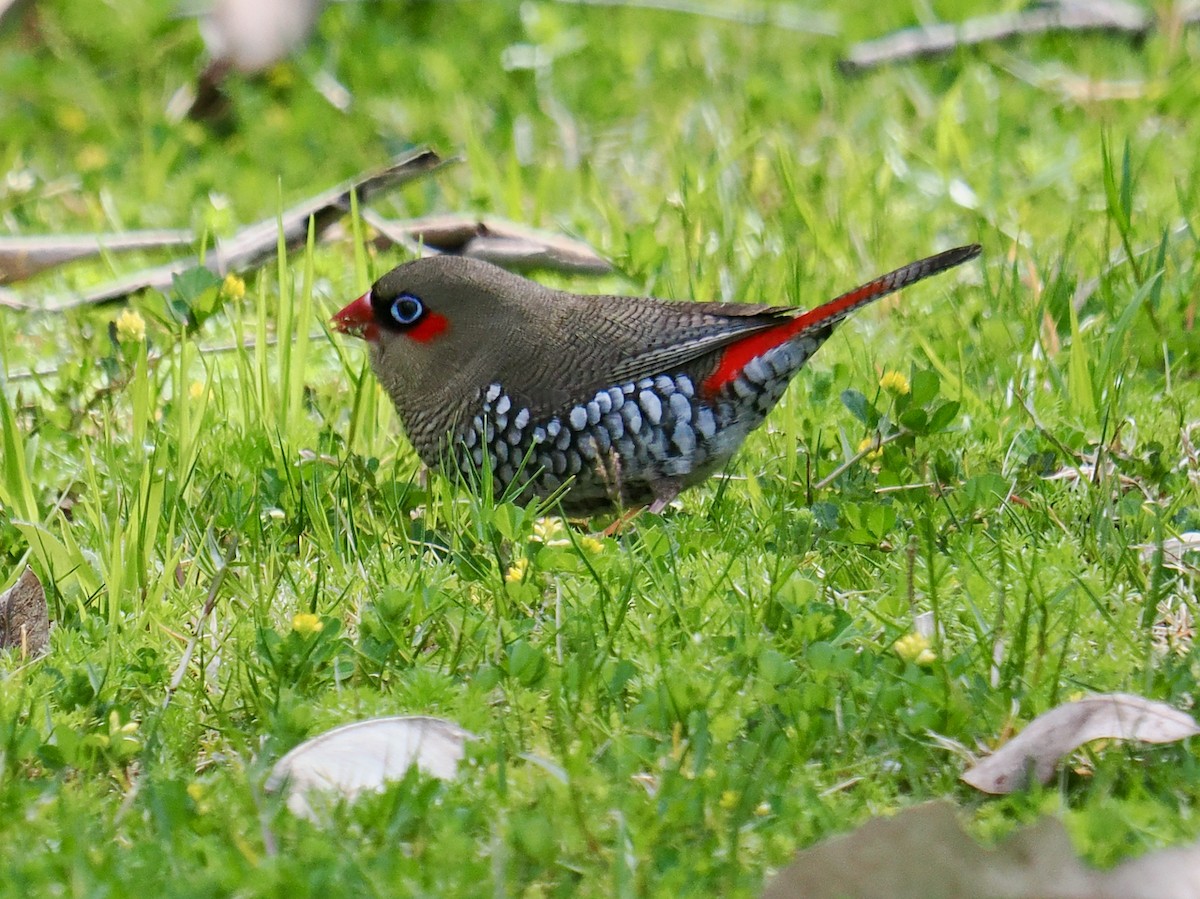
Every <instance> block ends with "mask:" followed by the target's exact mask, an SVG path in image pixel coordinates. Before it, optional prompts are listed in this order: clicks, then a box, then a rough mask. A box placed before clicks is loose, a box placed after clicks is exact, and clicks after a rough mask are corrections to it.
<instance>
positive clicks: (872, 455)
mask: <svg viewBox="0 0 1200 899" xmlns="http://www.w3.org/2000/svg"><path fill="white" fill-rule="evenodd" d="M876 443H878V441H877V440H876V439H875V438H874V437H864V438H863V439H862V442H860V443H859V444H858V451H859V452H860V453H861V452H863V451H864V450H871V451H870V452H869V453H867V454H866V455H865V456H863V458H864V459H866V460H867V461H868V462H874V461H875V460H876V459H878V458H879V457H880V456H882V455H883V447H882V446H875V444H876ZM873 446H875V449H871V447H873Z"/></svg>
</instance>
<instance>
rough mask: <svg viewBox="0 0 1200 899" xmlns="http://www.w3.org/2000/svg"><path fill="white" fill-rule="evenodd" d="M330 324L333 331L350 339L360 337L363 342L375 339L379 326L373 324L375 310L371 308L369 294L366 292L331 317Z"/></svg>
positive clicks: (377, 335)
mask: <svg viewBox="0 0 1200 899" xmlns="http://www.w3.org/2000/svg"><path fill="white" fill-rule="evenodd" d="M330 324H331V325H332V326H333V330H335V331H341V332H342V333H343V334H349V335H350V336H352V337H361V338H362V339H363V340H375V339H377V338H378V337H379V325H377V324H375V310H374V309H372V308H371V292H370V291H369V290H368V291H367V292H366V293H364V294H363V295H362V296H361V297H359V298H358V299H357V300H355V301H354V302H353V303H350V304H349V305H348V306H346V308H345V309H343V310H342V311H341V312H339V313H338V314H337V315H335V316H334V317H333V320H332V321H331V322H330Z"/></svg>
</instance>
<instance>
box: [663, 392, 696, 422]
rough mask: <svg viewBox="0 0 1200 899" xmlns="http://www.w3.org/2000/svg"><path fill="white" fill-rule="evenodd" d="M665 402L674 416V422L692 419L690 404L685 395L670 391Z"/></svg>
mask: <svg viewBox="0 0 1200 899" xmlns="http://www.w3.org/2000/svg"><path fill="white" fill-rule="evenodd" d="M667 403H668V404H670V407H671V414H672V415H674V416H675V421H676V422H690V421H691V420H692V404H691V403H689V402H688V401H687V397H686V396H684V395H683V394H682V393H672V394H671V397H670V399H668V400H667Z"/></svg>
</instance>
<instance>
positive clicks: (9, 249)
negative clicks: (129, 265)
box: [0, 231, 195, 284]
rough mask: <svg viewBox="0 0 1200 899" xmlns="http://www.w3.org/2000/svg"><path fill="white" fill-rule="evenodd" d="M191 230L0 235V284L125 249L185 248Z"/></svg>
mask: <svg viewBox="0 0 1200 899" xmlns="http://www.w3.org/2000/svg"><path fill="white" fill-rule="evenodd" d="M193 240H195V238H194V236H193V235H192V232H191V231H130V232H128V233H125V234H45V235H36V236H31V237H6V236H0V284H13V283H15V282H17V281H24V280H26V279H27V278H32V277H33V276H34V275H36V274H39V273H41V272H44V271H46V270H47V269H51V268H54V267H55V266H57V265H62V264H63V263H66V262H74V261H76V260H77V259H86V258H87V257H89V256H96V255H98V254H100V253H120V252H124V251H126V250H158V249H162V248H163V247H186V246H190V245H191V243H192V241H193Z"/></svg>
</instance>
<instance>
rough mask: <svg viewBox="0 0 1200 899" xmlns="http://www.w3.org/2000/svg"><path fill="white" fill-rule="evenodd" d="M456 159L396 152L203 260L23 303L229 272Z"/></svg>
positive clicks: (77, 301) (54, 306) (65, 300)
mask: <svg viewBox="0 0 1200 899" xmlns="http://www.w3.org/2000/svg"><path fill="white" fill-rule="evenodd" d="M455 161H457V160H454V159H451V160H443V159H441V157H439V156H438V155H437V154H436V153H434V152H433V151H432V150H416V151H414V152H412V153H410V154H408V155H407V156H402V157H398V158H397V159H395V160H393V161H392V163H391V165H389V166H387V167H386V168H383V169H379V170H377V171H374V172H368V173H364V174H362V175H359V176H357V177H355V178H354V179H352V180H351V181H348V182H346V183H345V184H342V185H340V186H339V187H335V188H333V189H332V190H328V191H325V192H324V193H322V194H318V195H317V196H315V197H313V198H312V199H309V200H305V201H304V202H303V203H300V204H298V205H296V206H293V207H292V208H291V209H288V210H287V211H285V212H284V213H283V214H282V215H281V216H278V217H277V216H271V217H270V218H266V219H263V220H262V221H259V222H256V223H255V224H253V225H249V226H247V227H245V228H243V229H241V230H240V231H238V232H237V233H236V234H235V235H234V236H233V237H231V238H229V239H228V240H220V241H217V244H216V246H215V247H214V248H213V249H212V251H211V252H210V253H208V254H207V255H206V257H205V260H204V262H203V263H201V261H200V259H199V258H198V257H195V256H190V257H187V258H183V259H176V260H174V261H172V262H169V263H167V264H165V265H160V266H156V267H154V268H150V269H145V270H143V271H140V272H137V273H135V274H133V275H130V276H128V277H126V278H121V279H119V280H117V281H114V282H112V283H110V284H106V285H104V286H102V287H99V288H97V289H95V290H91V291H89V292H88V293H86V294H84V295H83V296H66V297H58V298H56V299H51V300H50V301H49V302H47V303H46V304H45V305H44V306H33V305H24V306H23V308H27V309H45V310H47V311H59V310H62V309H71V308H74V307H77V306H87V305H91V304H100V303H111V302H115V301H118V300H123V299H125V298H126V297H127V296H129V295H130V294H132V293H136V292H138V291H141V290H147V289H151V288H153V289H155V290H164V291H165V290H167V289H168V288H170V286H171V284H172V281H173V279H174V277H175V276H176V275H178V274H181V273H183V272H185V271H187V270H189V269H193V268H196V267H198V266H200V265H201V264H203V265H204V266H205V267H207V268H208V269H209V270H210V271H212V272H213V273H214V274H216V275H218V276H221V277H223V276H224V275H227V274H229V273H230V272H237V271H245V270H247V269H253V268H255V267H257V266H258V265H261V264H262V263H263V262H265V261H266V260H269V259H273V258H274V256H275V252H276V245H277V241H278V239H279V233H280V229H281V228H282V230H283V237H284V242H285V244H286V245H287V246H288V248H289V249H294V248H295V247H297V246H300V245H302V244H303V243H304V241H305V240H306V238H307V236H308V222H309V219H312V220H313V222H314V227H315V230H316V234H317V235H318V236H320V235H321V233H322V232H323V231H325V230H326V229H327V228H328V227H330V226H331V225H332V224H333V223H334V222H336V221H337V220H338V219H340V218H341V217H342V216H344V215H346V214H348V213H349V212H350V195H351V193H352V192H357V193H358V199H359V202H366V201H367V200H368V199H369V198H370V197H371V196H374V195H375V194H378V193H380V192H382V191H383V190H386V189H389V188H394V187H398V186H399V185H401V184H405V183H407V182H409V181H413V180H415V179H417V178H423V177H425V176H426V175H428V174H430V173H431V172H434V171H436V170H437V169H439V168H441V167H442V166H444V165H448V164H450V163H452V162H455Z"/></svg>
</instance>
